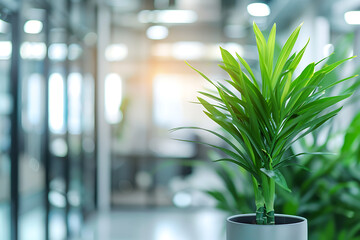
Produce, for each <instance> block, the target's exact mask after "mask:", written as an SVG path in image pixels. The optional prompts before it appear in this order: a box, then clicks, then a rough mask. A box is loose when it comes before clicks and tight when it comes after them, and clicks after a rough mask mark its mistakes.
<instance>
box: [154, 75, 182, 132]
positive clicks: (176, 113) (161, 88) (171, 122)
mask: <svg viewBox="0 0 360 240" xmlns="http://www.w3.org/2000/svg"><path fill="white" fill-rule="evenodd" d="M179 79H181V78H179V77H178V76H176V75H175V76H174V75H157V76H155V78H154V81H153V93H154V94H153V96H154V100H153V104H154V105H153V109H154V114H153V118H154V122H155V124H156V125H158V126H162V127H169V128H170V127H174V126H177V125H180V124H181V123H182V120H183V108H182V103H181V102H182V100H183V99H182V96H181V92H182V85H181V81H180V80H179Z"/></svg>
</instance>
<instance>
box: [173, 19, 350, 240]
mask: <svg viewBox="0 0 360 240" xmlns="http://www.w3.org/2000/svg"><path fill="white" fill-rule="evenodd" d="M300 28H301V25H300V26H299V27H297V28H296V29H295V30H294V31H293V32H292V34H291V35H290V37H289V38H288V40H287V41H286V43H285V44H284V46H283V47H282V49H281V51H280V53H279V55H278V57H277V59H276V60H275V59H274V48H275V35H276V25H275V24H274V26H273V27H272V29H271V31H270V34H269V37H268V39H267V41H266V39H265V38H264V36H263V34H262V32H261V31H260V30H259V28H258V26H257V25H256V24H255V23H254V24H253V29H254V33H255V37H256V43H257V48H258V53H259V65H260V72H261V81H258V78H256V77H255V75H254V73H253V71H252V70H251V68H250V66H249V65H248V64H247V62H246V61H245V60H244V59H243V58H242V57H241V56H239V55H238V54H236V56H233V55H231V54H230V53H229V52H228V51H227V50H225V49H223V48H221V47H220V50H221V56H222V59H223V65H219V67H221V68H222V69H223V70H225V71H226V72H227V73H228V75H229V77H230V79H228V80H225V81H224V82H215V81H212V80H210V79H209V78H208V77H206V76H205V75H204V74H203V73H201V72H200V71H198V70H196V69H195V68H193V67H191V66H190V65H189V66H190V67H191V68H193V69H194V70H195V71H197V72H198V73H199V74H200V75H201V76H202V77H203V78H205V79H206V80H207V81H208V82H209V83H211V84H212V86H213V87H214V88H215V89H216V91H217V93H216V94H215V93H213V92H211V91H200V92H199V94H201V96H199V97H198V100H199V103H200V104H201V105H202V106H203V107H204V108H205V111H204V113H205V114H206V115H207V116H208V117H209V118H210V119H211V120H213V121H214V122H215V123H217V124H218V125H219V126H220V127H221V128H222V130H224V131H223V132H221V133H220V132H215V131H212V130H209V129H204V128H200V127H190V129H198V130H203V131H206V132H209V133H211V134H213V135H215V136H217V137H218V138H220V139H221V140H223V141H224V142H225V143H226V144H227V145H228V146H229V147H223V146H222V145H213V144H210V143H206V142H201V143H203V144H205V145H208V146H211V147H213V148H215V149H218V150H220V151H222V152H223V153H224V154H225V155H226V157H224V158H221V159H218V160H216V161H227V162H231V163H234V164H236V165H238V166H240V167H242V168H243V169H245V170H246V171H247V172H248V173H249V174H250V175H251V179H252V180H251V183H252V185H253V189H254V196H255V205H256V213H254V214H243V215H236V216H232V217H229V218H228V219H227V239H228V240H235V239H236V240H238V239H254V240H262V239H276V240H289V239H292V240H307V221H306V219H305V218H302V217H298V216H290V215H281V214H275V213H274V201H275V188H276V187H277V186H278V187H281V188H283V189H285V190H287V191H289V192H291V190H290V189H289V188H288V186H287V183H286V180H285V178H284V176H283V174H282V173H281V171H283V170H284V168H285V167H287V166H291V165H296V164H295V163H294V162H292V159H293V158H294V157H296V156H298V155H302V154H305V153H300V154H296V155H292V156H287V157H285V155H284V154H285V152H286V151H287V150H288V149H289V148H290V147H291V145H292V144H293V143H294V142H295V141H297V140H298V139H300V138H302V137H304V136H305V135H307V134H308V133H310V132H312V131H314V130H315V129H317V128H318V127H320V126H321V125H323V124H324V123H325V122H326V121H327V120H329V119H330V118H332V117H334V116H335V115H336V114H337V113H338V112H339V111H340V110H341V108H342V107H339V106H336V108H335V109H331V107H333V106H334V105H337V103H339V102H340V101H342V100H344V99H346V98H348V97H350V96H351V94H352V93H346V94H342V95H336V96H327V94H325V93H327V92H328V91H329V90H330V89H332V88H333V87H335V86H337V85H338V84H339V83H341V82H343V81H346V80H348V79H350V78H352V77H355V76H351V77H348V78H345V79H341V80H338V79H334V78H327V74H328V73H330V72H331V71H332V70H334V69H335V68H336V67H337V66H339V65H340V64H342V63H343V62H345V61H347V60H349V59H351V58H353V57H350V58H347V59H343V60H340V61H337V62H335V63H333V64H330V65H328V66H325V67H322V68H321V69H319V70H316V68H317V65H318V64H319V63H320V62H321V61H323V60H324V59H323V60H321V61H319V62H317V63H310V64H309V65H307V66H306V67H305V68H304V70H302V72H301V73H300V74H299V75H298V76H294V75H295V74H294V71H295V69H296V68H297V66H298V64H299V62H300V60H301V58H302V57H303V54H304V52H305V49H306V47H307V45H308V43H309V41H308V42H307V43H306V45H305V46H304V47H303V48H302V49H301V50H300V51H299V52H297V53H296V52H295V53H292V50H293V47H294V44H295V42H296V40H297V37H298V35H299V32H300ZM178 129H184V127H182V128H176V129H175V130H178ZM188 129H189V128H188Z"/></svg>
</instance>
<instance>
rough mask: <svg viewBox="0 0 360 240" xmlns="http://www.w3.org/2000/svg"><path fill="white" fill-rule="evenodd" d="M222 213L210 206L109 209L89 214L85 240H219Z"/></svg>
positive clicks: (223, 217)
mask: <svg viewBox="0 0 360 240" xmlns="http://www.w3.org/2000/svg"><path fill="white" fill-rule="evenodd" d="M225 219H226V216H225V214H224V213H222V212H219V211H216V210H213V209H175V208H153V209H143V210H138V209H136V210H113V211H111V212H109V213H101V214H97V215H95V216H93V217H92V218H91V219H90V220H89V221H88V222H87V224H86V225H85V227H84V228H83V229H84V232H83V239H86V240H223V239H225V237H224V236H225Z"/></svg>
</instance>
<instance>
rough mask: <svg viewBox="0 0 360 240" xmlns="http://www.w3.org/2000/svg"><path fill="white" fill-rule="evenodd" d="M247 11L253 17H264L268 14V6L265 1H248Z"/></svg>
mask: <svg viewBox="0 0 360 240" xmlns="http://www.w3.org/2000/svg"><path fill="white" fill-rule="evenodd" d="M247 11H248V13H249V14H250V15H252V16H255V17H266V16H269V15H270V7H269V6H268V5H267V4H265V3H250V4H249V5H248V6H247Z"/></svg>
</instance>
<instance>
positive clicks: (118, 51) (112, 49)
mask: <svg viewBox="0 0 360 240" xmlns="http://www.w3.org/2000/svg"><path fill="white" fill-rule="evenodd" d="M127 55H128V47H127V46H126V45H125V44H123V43H118V44H111V45H109V46H107V47H106V49H105V58H106V60H107V61H109V62H115V61H121V60H124V59H125V58H126V57H127Z"/></svg>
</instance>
